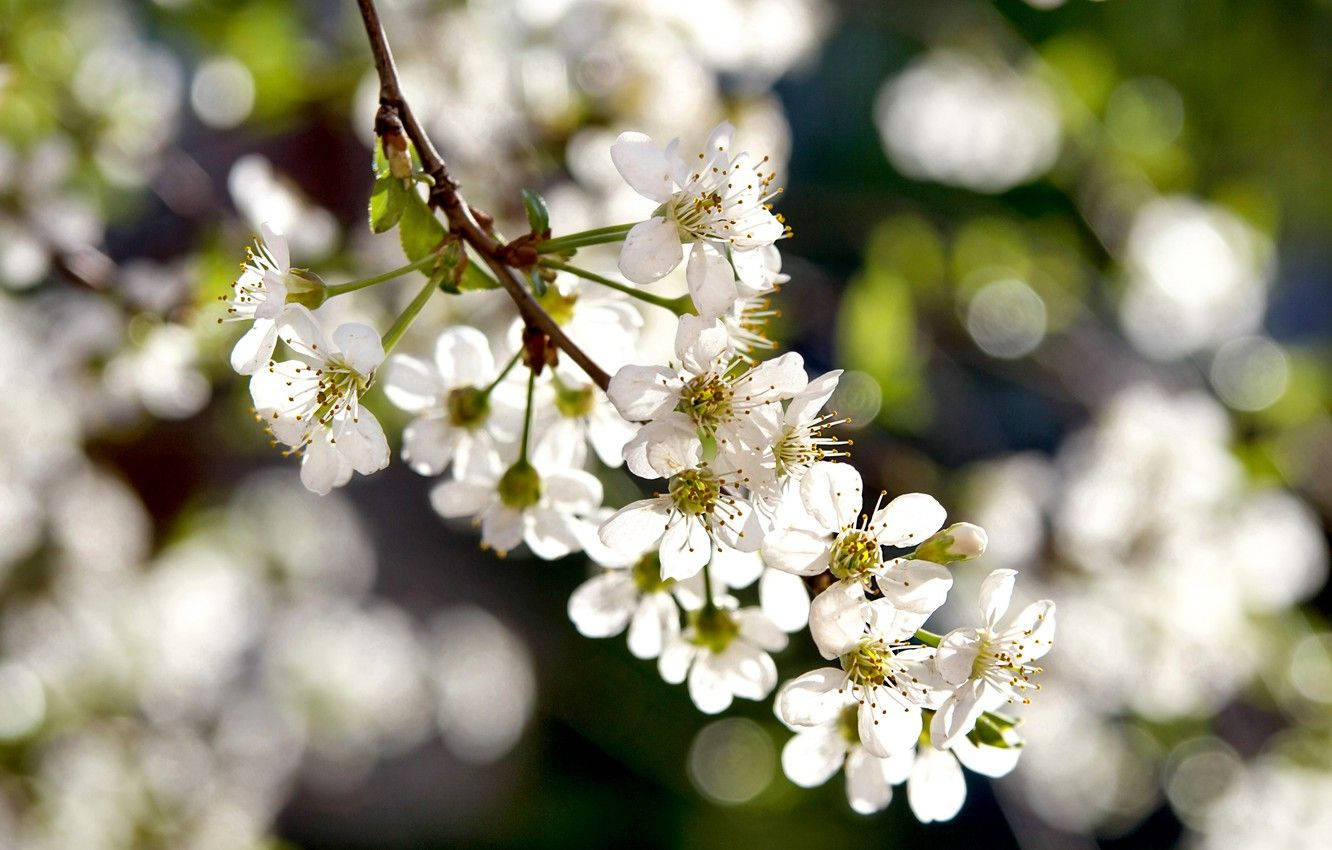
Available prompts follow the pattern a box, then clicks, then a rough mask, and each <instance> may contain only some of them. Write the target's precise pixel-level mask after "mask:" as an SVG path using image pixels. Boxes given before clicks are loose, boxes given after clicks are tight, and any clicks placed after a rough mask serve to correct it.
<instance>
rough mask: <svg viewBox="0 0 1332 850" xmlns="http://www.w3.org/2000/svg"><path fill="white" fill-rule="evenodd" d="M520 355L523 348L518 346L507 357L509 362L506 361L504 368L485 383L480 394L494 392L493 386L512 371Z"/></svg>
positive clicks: (498, 383)
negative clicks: (510, 355)
mask: <svg viewBox="0 0 1332 850" xmlns="http://www.w3.org/2000/svg"><path fill="white" fill-rule="evenodd" d="M522 356H523V350H522V349H521V348H519V349H518V350H517V351H515V352H514V353H513V356H512V357H510V358H509V362H508V363H506V364H505V366H504V368H503V369H501V370H500V373H499V374H498V375H496V376H495V380H493V381H491V382H490V383H489V384H486V386H485V387H484V388H483V389H482V390H481V395H482V396H489V395H490V394H491V393H492V392H494V391H495V387H498V386H499V385H500V381H502V380H504V376H505V375H507V374H509V373H510V372H512V371H513V367H514V366H516V365H518V360H519V358H521V357H522Z"/></svg>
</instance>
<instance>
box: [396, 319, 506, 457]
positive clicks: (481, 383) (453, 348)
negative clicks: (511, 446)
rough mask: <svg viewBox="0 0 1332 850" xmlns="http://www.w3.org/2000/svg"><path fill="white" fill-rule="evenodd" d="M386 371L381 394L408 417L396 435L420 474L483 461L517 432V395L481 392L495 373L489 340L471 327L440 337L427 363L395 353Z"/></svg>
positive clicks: (451, 330) (495, 390)
mask: <svg viewBox="0 0 1332 850" xmlns="http://www.w3.org/2000/svg"><path fill="white" fill-rule="evenodd" d="M385 371H386V374H385V379H384V394H385V395H387V396H388V399H389V401H391V402H393V404H395V405H396V406H398V407H400V408H402V409H403V410H405V411H407V412H408V413H412V414H415V416H414V418H413V419H412V421H411V422H409V423H408V424H407V427H406V428H404V429H403V432H402V459H403V460H404V461H406V462H407V465H408V466H410V467H411V468H412V469H413V470H415V471H416V472H419V473H420V474H422V475H438V474H440V473H441V472H443V471H444V470H445V469H446V468H447V467H448V466H449V464H450V463H453V464H454V465H455V466H456V467H458V468H463V467H466V466H468V465H469V464H471V463H472V461H473V458H474V457H476V458H477V462H479V463H481V464H483V465H485V464H488V463H490V461H491V460H492V459H497V458H499V457H500V456H501V454H502V453H503V452H502V448H503V447H504V446H505V444H508V443H512V442H513V441H514V440H516V439H517V437H518V434H519V432H520V431H521V429H522V409H521V407H520V405H521V404H522V400H521V399H519V398H514V393H513V392H512V391H511V388H510V386H509V385H507V384H505V383H503V382H501V383H500V385H499V386H496V387H494V388H493V389H491V390H489V391H487V388H489V387H490V385H491V383H492V382H493V381H494V380H495V379H496V378H497V377H498V373H497V370H496V366H495V358H494V357H493V356H492V354H491V351H490V343H489V342H488V341H487V340H486V337H485V335H484V334H482V333H481V331H479V330H477V329H476V328H473V327H468V326H466V325H458V326H455V327H451V328H449V329H448V330H446V331H444V332H443V333H442V334H440V335H439V339H438V340H437V341H436V342H435V356H434V361H433V363H426V362H425V361H422V360H419V359H417V358H415V357H410V356H408V355H404V354H395V355H393V356H392V357H390V358H389V361H388V366H387V368H386V370H385Z"/></svg>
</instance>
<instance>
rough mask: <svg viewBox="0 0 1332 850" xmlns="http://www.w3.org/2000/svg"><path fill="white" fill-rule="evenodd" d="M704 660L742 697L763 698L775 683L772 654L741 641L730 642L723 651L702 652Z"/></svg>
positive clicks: (775, 666) (775, 668)
mask: <svg viewBox="0 0 1332 850" xmlns="http://www.w3.org/2000/svg"><path fill="white" fill-rule="evenodd" d="M785 637H786V635H782V638H783V639H785ZM703 661H704V662H706V663H709V664H711V665H712V667H713V668H714V669H716V670H718V671H720V672H721V674H722V676H723V678H724V679H725V680H726V685H727V688H728V689H729V690H730V691H731V693H732V694H734V695H735V696H738V697H741V698H742V699H752V700H761V699H766V698H767V696H768V694H770V693H772V689H773V688H774V687H776V686H777V665H776V664H774V663H773V662H772V657H771V656H769V655H768V653H766V652H764V651H763V650H761V649H759V648H757V647H755V646H752V645H750V644H749V643H748V642H746V641H744V640H733V641H731V645H730V646H728V647H726V649H725V650H724V651H722V652H721V653H719V654H715V655H705V656H704V658H703Z"/></svg>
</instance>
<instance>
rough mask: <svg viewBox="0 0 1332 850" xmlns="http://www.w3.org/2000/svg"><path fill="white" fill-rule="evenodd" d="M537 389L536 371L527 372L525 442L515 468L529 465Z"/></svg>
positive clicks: (529, 370)
mask: <svg viewBox="0 0 1332 850" xmlns="http://www.w3.org/2000/svg"><path fill="white" fill-rule="evenodd" d="M535 389H536V369H533V368H530V367H529V368H528V370H527V413H526V414H524V416H523V441H522V442H521V443H519V444H518V445H519V450H518V462H517V463H515V464H514V466H518V465H520V464H524V463H527V440H528V437H530V436H531V435H532V394H533V391H534V390H535Z"/></svg>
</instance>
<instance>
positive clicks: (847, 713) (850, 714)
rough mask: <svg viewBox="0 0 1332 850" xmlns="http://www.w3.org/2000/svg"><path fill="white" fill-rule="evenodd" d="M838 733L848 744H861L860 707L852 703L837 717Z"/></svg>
mask: <svg viewBox="0 0 1332 850" xmlns="http://www.w3.org/2000/svg"><path fill="white" fill-rule="evenodd" d="M837 731H838V732H839V733H840V734H841V736H842V740H843V741H846V742H847V744H850V745H855V744H859V743H860V706H859V705H858V704H856V703H851V704H850V705H848V706H847V707H846V708H843V709H842V711H841V713H840V714H838V715H837Z"/></svg>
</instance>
